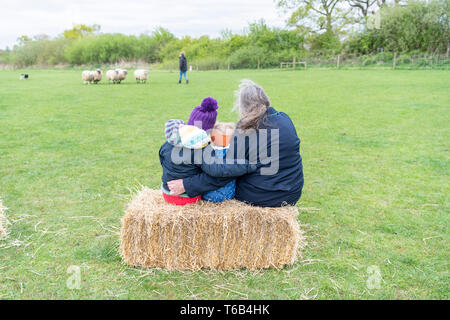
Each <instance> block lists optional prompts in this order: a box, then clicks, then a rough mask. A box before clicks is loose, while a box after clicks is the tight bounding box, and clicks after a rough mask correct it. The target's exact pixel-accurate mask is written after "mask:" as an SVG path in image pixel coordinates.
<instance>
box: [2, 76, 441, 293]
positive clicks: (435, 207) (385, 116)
mask: <svg viewBox="0 0 450 320" xmlns="http://www.w3.org/2000/svg"><path fill="white" fill-rule="evenodd" d="M21 73H23V71H21V70H18V71H2V72H0V182H1V183H0V198H1V199H2V200H3V203H4V204H7V206H8V212H7V213H8V220H9V221H10V222H11V225H9V226H8V229H9V233H10V234H9V237H8V238H7V239H6V240H4V241H1V242H0V298H11V299H14V298H24V299H27V298H30V299H39V298H49V299H53V298H59V299H66V298H75V299H81V298H88V299H93V298H112V299H119V298H120V299H124V298H125V299H128V298H137V299H183V298H194V299H199V298H214V299H220V298H236V299H240V298H249V299H260V298H266V299H272V298H273V299H308V298H318V299H325V298H331V299H343V298H351V299H359V298H371V299H372V298H375V299H381V298H393V299H396V298H399V299H410V298H419V299H420V298H444V299H448V297H449V291H450V290H449V289H450V288H449V283H450V281H449V280H450V279H449V263H448V261H449V255H448V252H449V246H448V243H449V232H448V230H449V229H448V228H449V222H450V221H449V215H448V212H450V205H449V198H448V194H449V192H450V190H449V189H450V188H449V183H448V181H449V175H450V163H449V158H450V144H449V141H450V127H449V125H448V123H449V122H450V121H449V120H450V109H449V106H450V94H449V92H450V77H449V72H448V71H431V70H423V71H400V70H396V71H392V70H341V71H336V70H308V71H303V70H299V71H296V72H293V71H267V70H264V71H260V72H257V71H230V72H227V71H217V72H214V71H211V72H193V73H191V74H190V84H189V85H184V84H183V85H178V84H177V78H178V76H177V74H176V73H169V72H150V82H149V83H147V84H146V85H143V84H141V85H138V84H135V82H134V81H133V80H132V79H131V78H132V77H129V79H127V80H126V81H125V82H123V83H122V84H121V85H108V84H107V83H105V81H103V82H101V83H100V84H98V85H83V84H82V81H81V72H78V71H76V72H75V71H55V70H36V71H34V70H33V71H27V73H29V74H30V79H28V80H23V81H19V80H18V79H19V75H20V74H21ZM243 78H250V79H252V80H254V81H256V82H258V83H260V84H261V85H262V86H263V87H264V88H265V89H266V90H267V92H268V94H269V96H270V98H271V101H272V104H273V106H274V107H275V108H276V109H278V110H279V111H284V112H286V113H287V114H288V115H289V116H290V117H291V118H292V120H293V122H294V124H295V126H296V128H297V131H298V134H299V136H300V138H301V140H302V143H301V153H302V157H303V164H304V174H305V187H304V193H303V196H302V198H301V200H300V202H299V203H298V205H297V206H298V208H299V210H300V216H299V221H300V223H301V224H302V227H303V228H304V229H305V231H306V234H307V237H308V246H307V247H306V249H305V251H304V256H303V257H302V259H301V261H300V262H298V263H296V264H295V265H294V266H292V267H289V268H286V269H282V270H267V271H258V272H250V271H246V270H239V271H233V272H212V271H208V270H205V271H199V272H186V273H181V272H168V271H164V270H155V269H150V270H146V269H139V268H131V267H128V266H126V265H124V264H123V263H122V262H121V258H120V255H119V252H118V247H119V235H118V233H119V227H120V218H121V217H122V215H123V213H124V209H125V206H126V203H127V202H128V201H129V200H130V198H131V194H132V193H133V190H135V189H139V187H140V185H145V186H148V187H151V188H157V187H158V186H159V184H160V175H161V169H160V164H159V159H158V150H159V147H160V145H161V143H162V142H163V141H164V134H163V128H164V122H165V120H167V119H170V118H180V119H187V118H188V116H189V113H190V111H191V110H192V108H193V107H194V106H197V105H198V104H199V103H200V102H201V100H202V99H203V98H204V97H206V96H213V97H214V98H216V99H217V100H218V102H219V105H220V109H219V117H218V119H219V120H220V121H235V120H236V119H237V115H236V114H234V113H232V112H231V106H232V103H233V91H234V90H235V89H236V88H237V85H238V83H239V80H240V79H243ZM70 266H77V267H79V270H80V279H81V284H80V289H76V288H75V289H71V288H70V286H69V287H68V286H67V280H68V279H69V278H70V277H71V276H73V273H72V271H71V270H73V269H68V268H69V267H70ZM68 270H69V272H68Z"/></svg>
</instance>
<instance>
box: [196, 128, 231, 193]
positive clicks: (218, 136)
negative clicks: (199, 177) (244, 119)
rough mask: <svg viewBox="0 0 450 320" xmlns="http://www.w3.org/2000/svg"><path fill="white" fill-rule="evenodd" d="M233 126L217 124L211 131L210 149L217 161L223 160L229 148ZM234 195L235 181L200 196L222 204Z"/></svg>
mask: <svg viewBox="0 0 450 320" xmlns="http://www.w3.org/2000/svg"><path fill="white" fill-rule="evenodd" d="M233 132H234V126H233V125H232V124H230V123H223V122H217V123H216V124H215V125H214V128H213V129H212V131H211V147H212V148H213V149H214V150H215V155H216V157H217V158H219V159H224V158H225V156H226V155H227V150H228V148H229V146H230V142H231V137H232V136H233ZM235 194H236V179H234V180H232V181H230V182H229V183H228V184H226V185H225V186H223V187H222V188H219V189H217V190H213V191H210V192H207V193H205V194H204V195H202V199H203V200H206V201H211V202H222V201H225V200H230V199H233V198H234V195H235Z"/></svg>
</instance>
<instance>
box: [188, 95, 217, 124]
mask: <svg viewBox="0 0 450 320" xmlns="http://www.w3.org/2000/svg"><path fill="white" fill-rule="evenodd" d="M218 108H219V106H218V105H217V101H216V99H213V98H211V97H207V98H205V99H203V101H202V104H201V105H199V106H197V107H195V108H194V110H192V112H191V116H190V117H189V121H188V125H191V126H196V127H198V128H200V129H203V130H205V131H209V130H211V129H212V128H213V127H214V124H215V123H216V118H217V109H218Z"/></svg>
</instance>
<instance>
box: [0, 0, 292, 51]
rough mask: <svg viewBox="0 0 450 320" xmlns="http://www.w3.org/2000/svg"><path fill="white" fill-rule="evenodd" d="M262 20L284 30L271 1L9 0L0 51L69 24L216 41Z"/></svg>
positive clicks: (2, 9) (0, 16)
mask: <svg viewBox="0 0 450 320" xmlns="http://www.w3.org/2000/svg"><path fill="white" fill-rule="evenodd" d="M260 18H264V19H265V20H266V22H267V23H268V24H269V25H270V26H278V27H283V26H284V25H285V20H286V17H285V15H283V14H282V12H280V10H278V9H277V8H276V5H275V2H274V1H273V0H154V1H148V0H147V1H145V0H122V1H118V0H78V1H75V0H65V1H59V0H34V1H32V0H13V1H2V3H1V5H0V48H2V49H3V48H5V47H6V46H9V47H10V48H11V47H12V46H13V45H14V43H15V42H16V39H17V38H18V37H19V36H21V35H28V36H33V35H36V34H47V35H50V36H52V37H53V36H56V35H58V34H60V33H62V32H63V30H65V29H68V28H70V27H72V25H73V24H78V23H84V24H94V23H96V24H99V25H100V26H101V32H105V33H107V32H121V33H125V34H135V35H139V34H140V33H143V32H146V31H152V30H153V29H154V28H155V27H157V26H162V27H164V28H167V29H169V30H170V31H171V32H172V33H174V34H175V35H176V36H183V35H191V36H200V35H204V34H208V35H210V36H213V37H214V36H218V35H219V34H220V31H221V30H223V29H225V28H228V29H231V30H232V31H233V32H241V31H242V29H243V28H244V27H246V26H247V25H248V22H253V21H255V20H258V19H260Z"/></svg>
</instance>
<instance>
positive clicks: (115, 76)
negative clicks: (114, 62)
mask: <svg viewBox="0 0 450 320" xmlns="http://www.w3.org/2000/svg"><path fill="white" fill-rule="evenodd" d="M106 79H107V80H108V82H110V81H112V82H113V83H116V82H117V81H119V70H117V69H116V70H108V71H107V72H106Z"/></svg>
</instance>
